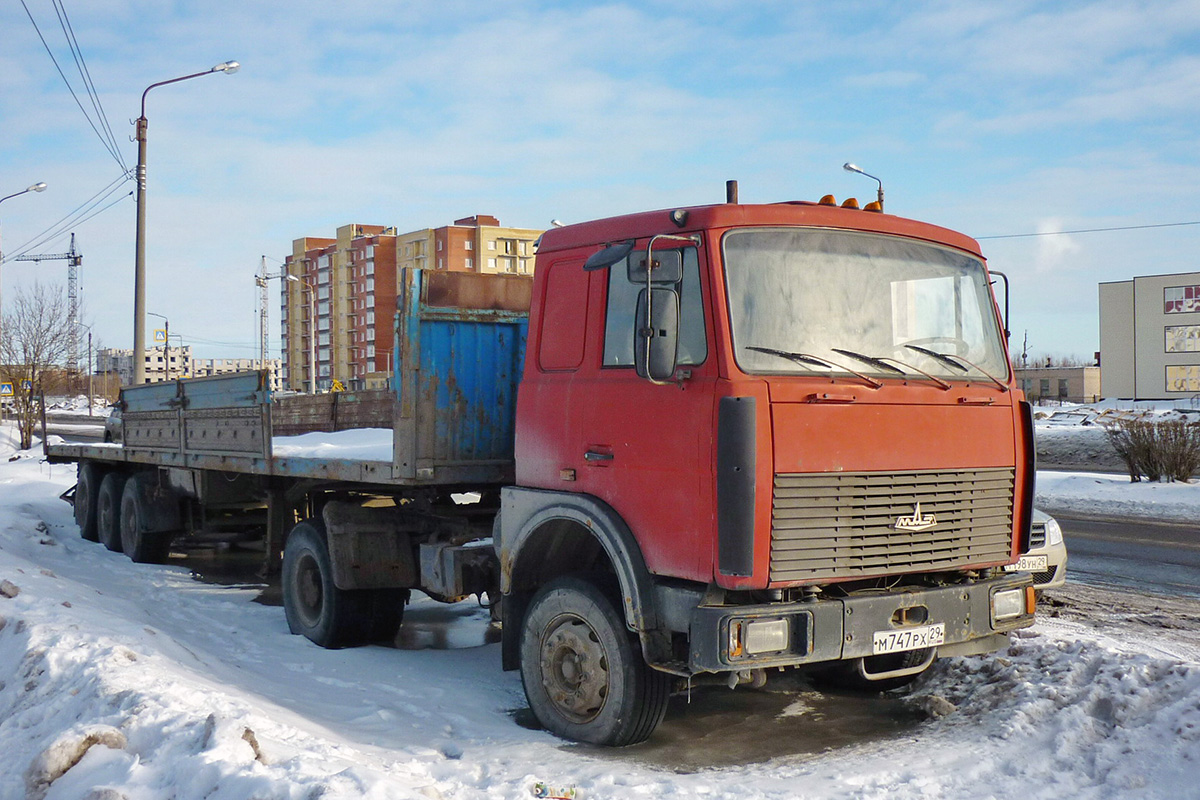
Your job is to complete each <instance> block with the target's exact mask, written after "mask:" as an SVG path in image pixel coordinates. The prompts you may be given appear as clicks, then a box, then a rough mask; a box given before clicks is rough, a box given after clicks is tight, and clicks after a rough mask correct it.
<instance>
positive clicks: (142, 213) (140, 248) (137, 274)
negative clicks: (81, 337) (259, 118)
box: [133, 61, 241, 384]
mask: <svg viewBox="0 0 1200 800" xmlns="http://www.w3.org/2000/svg"><path fill="white" fill-rule="evenodd" d="M240 68H241V64H239V63H238V62H236V61H225V62H223V63H220V64H217V65H216V66H215V67H213V68H212V69H209V70H205V71H204V72H194V73H192V74H191V75H184V76H183V77H181V78H171V79H170V80H169V81H159V82H158V83H152V84H150V85H149V86H147V87H146V91H144V92H142V115H141V116H140V117H138V120H137V143H138V163H137V239H136V243H135V245H134V250H135V255H134V266H133V382H134V384H142V383H145V382H146V126H147V121H146V95H147V94H149V92H150V90H151V89H153V88H155V87H156V86H166V85H167V84H169V83H179V82H180V81H186V80H190V79H192V78H199V77H201V76H203V75H211V74H212V73H214V72H224V73H225V74H226V75H232V74H233V73H235V72H237V71H238V69H240Z"/></svg>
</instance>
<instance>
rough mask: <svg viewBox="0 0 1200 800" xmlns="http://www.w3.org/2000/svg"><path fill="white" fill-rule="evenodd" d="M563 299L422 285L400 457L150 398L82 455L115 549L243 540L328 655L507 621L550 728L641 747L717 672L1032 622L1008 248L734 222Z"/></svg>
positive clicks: (434, 276) (128, 396) (612, 239)
mask: <svg viewBox="0 0 1200 800" xmlns="http://www.w3.org/2000/svg"><path fill="white" fill-rule="evenodd" d="M535 273H536V274H535V276H534V278H533V280H532V283H531V284H530V282H529V281H528V280H527V279H521V278H518V277H515V276H514V277H509V276H489V275H476V274H467V273H447V272H444V271H442V272H439V271H437V270H404V271H402V273H401V274H400V276H399V280H398V283H399V291H398V301H397V314H396V325H397V336H396V341H397V346H396V352H395V359H394V363H395V373H394V378H393V386H392V390H391V397H390V400H389V401H388V403H387V408H386V416H387V419H386V422H385V423H384V427H390V428H391V429H392V430H391V432H390V433H385V434H384V435H385V437H390V439H391V442H390V447H388V446H387V444H386V442H385V445H384V448H383V450H382V455H380V456H379V457H378V458H377V459H371V458H364V459H340V458H328V457H324V458H323V457H319V456H312V455H305V454H303V453H302V452H301V453H299V454H298V453H297V451H296V450H295V449H294V448H293V449H291V450H288V451H284V450H283V448H282V447H281V445H280V442H279V440H278V439H275V438H273V434H272V415H273V414H274V415H276V416H278V415H279V414H280V413H281V412H280V407H279V406H278V405H277V404H275V405H273V404H272V402H271V398H270V396H269V393H268V391H267V388H266V387H267V383H266V378H265V373H243V374H239V375H234V376H227V377H220V378H203V379H197V380H180V381H175V382H171V383H164V384H150V385H144V386H134V387H127V388H125V389H124V390H123V395H122V400H121V405H122V407H123V412H124V413H123V422H122V424H123V427H124V430H123V437H122V438H123V441H122V442H121V443H119V444H105V445H101V444H97V445H77V444H71V445H66V444H64V445H56V446H52V447H50V448H49V451H48V452H49V457H50V459H51V460H53V461H73V462H77V463H78V470H79V479H78V484H77V486H76V488H75V490H74V492H73V502H74V506H75V516H76V520H77V521H78V523H79V527H80V530H81V532H82V535H83V536H84V537H86V538H89V539H99V540H101V541H102V542H104V543H105V544H106V545H108V546H109V547H110V548H112V549H117V550H122V549H123V550H124V552H126V553H127V554H129V555H130V557H131V558H133V559H134V560H135V561H148V562H155V561H161V560H163V559H164V558H165V557H166V555H167V553H168V552H169V550H170V546H171V543H172V541H174V540H176V539H177V538H178V537H184V536H189V535H193V533H194V532H197V531H205V530H212V529H217V528H220V529H222V530H226V531H228V530H230V529H231V528H238V527H239V526H240V527H241V528H242V529H243V530H244V531H245V532H246V533H247V535H258V536H260V537H261V539H262V540H263V542H264V544H265V549H266V551H267V555H268V564H269V565H274V566H275V567H276V568H278V569H280V570H281V573H282V574H281V582H282V587H283V597H284V607H285V611H286V615H287V621H288V624H289V626H290V629H291V630H292V631H293V632H294V633H298V634H302V635H304V636H306V637H308V638H309V639H310V640H312V641H313V642H314V643H315V644H317V645H320V646H322V647H330V648H332V647H342V646H349V645H355V644H360V643H366V642H370V641H380V640H387V639H389V638H393V637H394V636H395V635H396V633H397V630H398V627H399V625H400V624H401V621H402V615H403V610H404V604H405V602H406V601H407V599H408V597H409V593H410V591H411V590H421V591H423V592H425V593H427V594H428V595H429V596H431V597H433V598H435V599H437V600H443V601H448V602H449V601H455V600H461V599H465V598H468V597H471V596H473V595H478V596H479V597H480V598H481V599H482V598H487V599H488V602H489V604H490V605H492V607H493V612H494V614H495V615H496V616H497V617H498V618H499V619H500V620H501V625H502V631H503V632H502V638H501V650H502V660H503V666H504V668H505V669H508V670H517V669H519V670H520V672H521V677H522V680H523V683H524V687H525V692H526V695H527V697H528V700H529V705H530V708H531V709H532V710H533V712H534V713H535V715H536V716H537V718H538V720H539V721H540V722H541V724H542V725H544V726H545V728H546V729H548V730H550V731H552V732H554V733H556V734H558V735H560V736H563V737H567V738H570V739H576V740H581V741H587V742H595V743H600V744H607V745H627V744H632V743H635V742H639V741H642V740H644V739H646V738H647V737H649V736H650V735H651V733H652V732H653V731H654V730H655V727H656V726H657V725H658V724H659V722H660V721H661V720H662V718H663V715H664V713H665V710H666V707H667V701H668V698H669V696H670V695H671V693H672V691H673V690H674V689H675V688H676V687H677V686H681V685H683V684H684V683H685V682H687V681H690V680H691V679H692V678H693V677H695V676H700V675H703V674H707V673H717V674H718V675H723V676H725V677H726V678H727V679H728V681H729V683H730V685H736V684H737V683H739V682H743V683H744V682H753V683H759V682H761V681H762V680H764V679H765V675H766V674H767V671H768V670H774V669H777V668H779V669H787V668H805V669H811V670H820V671H821V672H822V673H823V674H824V675H826V676H827V677H832V678H834V679H840V680H842V681H846V682H850V683H854V684H857V685H861V686H867V687H872V686H873V687H876V688H889V687H894V686H899V685H903V684H904V683H905V682H907V681H910V680H912V679H913V678H914V677H915V676H916V675H918V674H920V673H921V672H922V671H924V670H925V669H927V668H928V667H929V666H930V664H931V663H932V662H933V661H934V659H935V658H937V657H939V656H957V655H970V654H980V653H985V652H989V651H993V650H996V649H998V648H1001V647H1004V646H1006V644H1007V642H1008V634H1009V632H1010V631H1012V630H1014V629H1017V628H1022V627H1026V626H1028V625H1030V624H1032V622H1033V614H1034V605H1035V598H1034V592H1033V587H1032V584H1031V581H1030V576H1029V575H1028V574H1025V573H1011V572H1007V571H1005V569H1004V567H1005V566H1006V565H1009V564H1012V563H1014V562H1015V561H1016V560H1017V557H1018V555H1019V554H1020V553H1021V552H1023V551H1024V550H1025V549H1026V547H1027V545H1028V532H1029V529H1030V517H1031V503H1032V498H1033V480H1034V465H1033V458H1034V449H1033V446H1032V422H1031V413H1030V408H1029V405H1028V404H1027V403H1026V402H1025V401H1024V399H1023V396H1022V395H1021V393H1020V391H1018V389H1017V388H1016V386H1015V385H1014V382H1013V377H1012V372H1011V370H1010V367H1009V362H1008V357H1007V353H1006V342H1005V333H1004V320H1003V318H1002V315H1001V313H1000V309H999V307H998V305H997V303H996V300H995V298H994V295H993V292H992V288H991V283H992V278H991V277H990V275H989V272H988V269H987V267H986V266H985V261H984V258H983V256H982V254H981V253H980V250H979V246H978V244H977V243H976V242H975V241H974V240H972V239H970V238H968V237H967V236H964V235H962V234H959V233H955V232H953V231H950V230H946V229H943V228H939V227H935V226H933V225H929V224H925V223H921V222H916V221H912V220H908V219H902V218H899V217H896V216H891V215H887V214H884V213H882V212H881V210H880V209H879V208H878V207H877V206H874V205H872V206H868V207H867V208H865V209H858V208H857V204H854V203H849V202H848V203H847V204H843V206H841V207H839V206H837V205H836V204H834V201H833V200H832V198H825V199H823V200H822V201H821V202H819V203H809V202H786V203H777V204H763V205H743V204H739V203H737V202H736V200H735V199H734V197H732V196H731V197H730V199H729V201H728V202H726V203H723V204H717V205H707V206H697V207H691V208H677V209H668V210H661V211H651V212H646V213H637V214H630V215H626V216H620V217H613V218H610V219H602V220H598V221H593V222H587V223H582V224H577V225H569V226H566V227H561V228H555V229H552V230H550V231H547V232H546V233H545V234H544V236H543V237H542V239H541V241H540V244H539V246H538V249H537V260H536V271H535ZM309 324H310V325H311V321H309ZM301 327H302V326H301V325H300V324H299V323H298V322H297V321H293V328H295V329H300V328H301ZM310 333H311V329H310V330H308V331H307V332H303V333H302V335H309V334H310ZM347 402H348V401H347ZM334 436H336V434H334ZM274 448H279V450H280V452H279V453H276V452H274ZM388 452H390V459H389V458H388V456H387V453H388ZM497 606H498V607H497Z"/></svg>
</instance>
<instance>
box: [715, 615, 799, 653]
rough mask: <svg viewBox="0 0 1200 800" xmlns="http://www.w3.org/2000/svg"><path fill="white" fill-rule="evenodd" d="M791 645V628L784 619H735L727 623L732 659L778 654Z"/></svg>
mask: <svg viewBox="0 0 1200 800" xmlns="http://www.w3.org/2000/svg"><path fill="white" fill-rule="evenodd" d="M791 643H792V632H791V626H790V625H789V624H788V620H787V619H786V618H784V619H755V620H747V619H735V620H732V621H730V623H729V654H730V655H731V656H734V657H738V656H754V655H759V654H761V653H778V652H780V651H782V650H787V649H788V648H789V647H790V646H791Z"/></svg>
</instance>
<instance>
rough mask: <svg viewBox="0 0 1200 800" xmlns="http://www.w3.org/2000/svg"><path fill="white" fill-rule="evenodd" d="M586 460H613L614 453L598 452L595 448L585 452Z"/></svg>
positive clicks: (584, 458) (584, 457)
mask: <svg viewBox="0 0 1200 800" xmlns="http://www.w3.org/2000/svg"><path fill="white" fill-rule="evenodd" d="M583 460H584V461H612V460H613V454H612V453H597V452H596V451H595V450H588V451H587V452H586V453H584V454H583Z"/></svg>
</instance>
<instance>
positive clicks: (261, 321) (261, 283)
mask: <svg viewBox="0 0 1200 800" xmlns="http://www.w3.org/2000/svg"><path fill="white" fill-rule="evenodd" d="M284 274H285V273H284V271H283V270H282V269H280V271H279V272H272V273H268V272H267V257H266V256H263V257H262V263H261V264H260V266H259V269H258V274H257V275H255V276H254V283H255V285H256V286H258V358H259V364H258V368H259V369H270V368H269V367H268V366H267V341H268V338H269V334H268V333H267V327H268V325H267V304H268V303H269V302H270V300H269V299H268V295H267V281H269V280H272V279H274V278H282V277H283V276H284Z"/></svg>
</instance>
